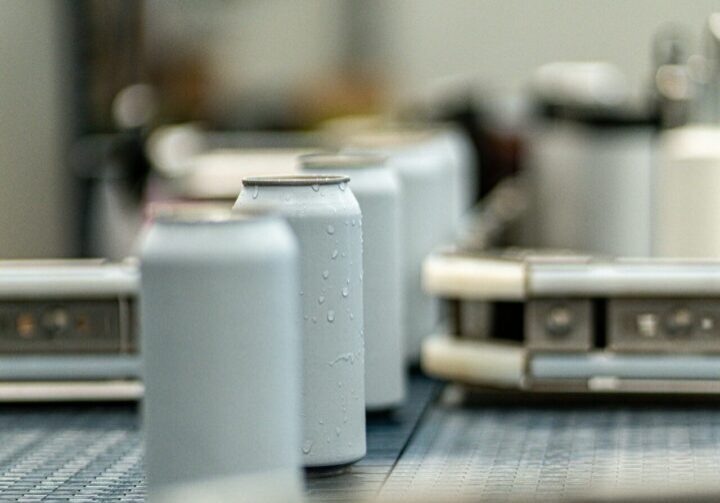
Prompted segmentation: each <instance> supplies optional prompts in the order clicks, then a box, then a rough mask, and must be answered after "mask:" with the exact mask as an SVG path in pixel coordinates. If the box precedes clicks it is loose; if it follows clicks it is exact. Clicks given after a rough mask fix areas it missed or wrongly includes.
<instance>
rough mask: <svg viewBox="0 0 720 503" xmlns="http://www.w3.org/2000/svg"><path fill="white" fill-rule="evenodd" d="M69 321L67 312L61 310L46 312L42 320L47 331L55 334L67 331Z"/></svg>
mask: <svg viewBox="0 0 720 503" xmlns="http://www.w3.org/2000/svg"><path fill="white" fill-rule="evenodd" d="M69 321H70V320H69V317H68V314H67V311H65V310H64V309H60V308H57V309H52V310H50V311H48V312H46V313H45V314H44V315H43V318H42V324H43V327H44V328H45V330H47V331H48V332H50V333H53V334H56V333H58V332H62V331H63V330H65V329H66V328H67V326H68V323H69Z"/></svg>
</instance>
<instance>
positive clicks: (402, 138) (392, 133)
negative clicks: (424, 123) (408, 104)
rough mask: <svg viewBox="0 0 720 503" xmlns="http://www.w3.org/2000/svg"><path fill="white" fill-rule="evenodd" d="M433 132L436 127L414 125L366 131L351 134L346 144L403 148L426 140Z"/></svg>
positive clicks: (435, 131)
mask: <svg viewBox="0 0 720 503" xmlns="http://www.w3.org/2000/svg"><path fill="white" fill-rule="evenodd" d="M435 133H437V129H434V130H433V129H422V128H419V127H416V126H413V127H407V128H397V129H384V130H381V131H366V132H362V133H357V134H354V135H352V136H351V137H350V138H349V139H348V146H349V147H351V148H353V147H354V148H366V149H368V148H369V149H374V148H376V149H385V148H403V147H408V146H412V145H416V144H419V143H424V142H427V141H429V140H431V139H432V138H433V135H434V134H435Z"/></svg>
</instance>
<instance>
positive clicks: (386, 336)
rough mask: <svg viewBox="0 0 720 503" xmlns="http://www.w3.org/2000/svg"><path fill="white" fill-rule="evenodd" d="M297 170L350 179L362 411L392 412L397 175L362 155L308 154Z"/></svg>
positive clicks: (401, 387) (399, 335)
mask: <svg viewBox="0 0 720 503" xmlns="http://www.w3.org/2000/svg"><path fill="white" fill-rule="evenodd" d="M300 166H301V168H302V169H303V170H304V171H307V172H313V173H317V174H325V175H327V174H340V175H347V176H349V177H350V183H349V186H350V188H351V189H352V192H353V194H354V195H355V198H356V199H357V201H358V204H359V205H360V211H361V212H362V219H363V226H362V229H363V315H364V316H363V317H364V322H365V407H366V409H367V410H368V411H378V410H387V409H391V408H394V407H397V406H399V405H401V404H402V402H403V401H404V400H405V392H406V391H405V387H406V383H405V379H406V377H405V373H406V372H405V355H404V342H403V331H402V310H401V302H402V276H401V273H400V270H401V260H400V258H401V257H400V183H399V181H398V179H397V175H396V174H395V172H393V171H392V170H391V169H389V168H388V167H387V166H386V164H385V158H384V157H380V156H373V155H363V154H309V155H305V156H302V157H300Z"/></svg>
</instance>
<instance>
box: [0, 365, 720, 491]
mask: <svg viewBox="0 0 720 503" xmlns="http://www.w3.org/2000/svg"><path fill="white" fill-rule="evenodd" d="M436 389H437V388H436V385H435V384H433V383H431V382H429V381H427V380H424V379H418V378H415V379H413V380H412V383H411V391H410V400H409V401H408V402H409V404H408V406H406V407H405V408H403V409H402V410H400V411H398V412H397V413H396V414H395V415H388V416H371V417H370V418H369V421H368V456H367V457H366V458H365V459H364V460H363V461H361V462H360V463H358V464H357V465H355V466H353V467H352V468H351V469H350V470H349V471H348V472H346V473H344V474H342V475H339V476H335V477H327V478H317V479H309V480H307V484H306V485H307V495H308V500H309V501H323V502H328V501H337V502H340V501H358V500H362V501H368V500H371V499H372V497H373V496H374V495H376V494H378V493H379V494H380V496H381V497H382V498H383V499H382V500H383V501H418V500H420V501H448V500H449V501H454V499H453V498H462V497H469V498H472V500H473V501H516V500H522V501H557V500H561V499H563V498H565V499H568V498H569V499H572V500H573V501H634V500H635V499H636V498H640V499H639V501H688V500H689V498H690V497H691V496H692V497H695V498H696V499H693V500H692V501H713V500H714V499H716V498H713V496H720V479H718V478H717V466H718V463H719V462H720V409H719V408H718V407H717V405H718V402H717V401H711V402H701V401H699V400H697V399H695V400H694V401H689V400H684V401H681V402H676V401H668V400H665V401H661V402H658V401H649V400H647V399H644V400H640V399H633V401H632V402H627V401H626V402H618V401H616V400H602V401H600V399H599V398H597V397H595V398H593V399H592V401H589V400H585V401H581V399H580V398H577V399H570V398H565V397H563V398H562V400H558V399H556V398H549V399H545V400H542V401H539V400H538V399H537V398H532V397H531V396H529V395H527V394H512V393H487V392H483V393H480V394H473V395H469V396H468V395H466V394H463V393H457V394H456V396H455V399H454V400H453V399H452V398H453V397H452V395H451V394H449V393H446V397H445V399H444V400H442V401H441V402H440V403H435V404H432V405H431V406H430V408H429V409H427V410H426V404H427V403H428V402H429V400H430V399H431V398H432V397H433V396H434V395H435V393H434V390H436ZM423 411H425V412H424V413H423ZM418 420H420V422H419V423H418ZM139 426H140V425H139V421H138V416H137V412H136V408H135V407H134V406H129V405H115V406H110V405H83V406H80V405H55V406H37V405H34V406H31V405H23V406H13V407H11V406H5V407H3V408H2V409H0V500H2V501H53V502H68V501H85V502H90V501H131V502H132V501H134V502H140V501H143V500H144V498H145V486H144V482H143V468H142V458H143V447H142V437H141V432H140V430H139ZM617 494H619V495H620V496H613V495H617ZM698 494H701V495H705V497H704V498H700V499H697V495H698Z"/></svg>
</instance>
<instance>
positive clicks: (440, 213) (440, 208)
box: [344, 130, 457, 364]
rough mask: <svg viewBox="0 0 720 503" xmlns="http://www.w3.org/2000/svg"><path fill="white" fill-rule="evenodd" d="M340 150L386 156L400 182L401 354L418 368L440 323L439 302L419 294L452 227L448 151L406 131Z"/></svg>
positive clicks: (363, 138)
mask: <svg viewBox="0 0 720 503" xmlns="http://www.w3.org/2000/svg"><path fill="white" fill-rule="evenodd" d="M344 150H345V151H346V152H348V153H362V152H364V153H375V154H381V155H385V156H387V158H388V161H387V162H388V166H389V167H391V169H393V170H394V171H395V173H397V175H398V178H399V179H400V185H401V190H402V197H401V218H402V222H401V240H402V248H403V251H402V255H403V256H402V262H403V282H404V286H403V299H404V300H403V310H404V314H403V316H404V322H403V327H404V330H405V353H406V359H407V361H408V362H409V363H411V364H417V363H418V361H419V359H420V347H421V346H422V341H423V340H424V339H425V337H427V336H428V335H431V334H432V333H433V332H435V331H436V330H437V328H438V323H439V321H440V304H439V301H438V300H437V299H434V298H433V297H431V296H430V295H428V294H426V293H425V292H423V290H422V282H421V279H422V263H423V260H425V257H426V256H427V255H428V254H429V253H430V252H432V251H433V249H434V248H435V247H437V246H438V245H440V244H442V243H444V242H446V241H449V240H451V239H452V236H453V232H454V228H455V224H456V211H455V208H457V203H456V202H455V201H454V200H453V196H452V194H454V193H455V187H454V183H455V175H454V174H453V173H454V171H453V167H452V164H451V163H450V162H449V161H448V156H447V149H446V148H445V146H444V145H443V144H442V143H440V142H438V141H437V138H436V137H435V136H433V135H432V134H431V133H429V132H422V131H412V130H411V131H384V132H375V133H363V134H358V135H356V136H354V137H353V138H352V139H350V140H349V142H348V146H347V148H346V149H344Z"/></svg>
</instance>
